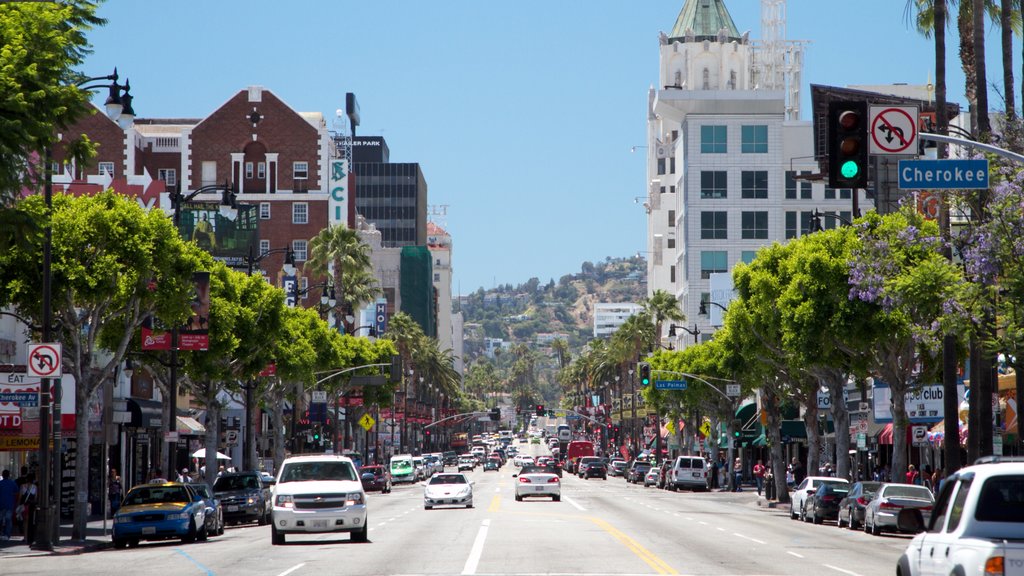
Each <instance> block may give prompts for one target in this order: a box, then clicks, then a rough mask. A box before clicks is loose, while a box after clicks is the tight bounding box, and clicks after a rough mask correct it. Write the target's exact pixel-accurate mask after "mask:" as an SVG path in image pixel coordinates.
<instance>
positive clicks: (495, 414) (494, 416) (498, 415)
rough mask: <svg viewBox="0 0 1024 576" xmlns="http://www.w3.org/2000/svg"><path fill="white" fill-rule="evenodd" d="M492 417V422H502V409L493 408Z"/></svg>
mask: <svg viewBox="0 0 1024 576" xmlns="http://www.w3.org/2000/svg"><path fill="white" fill-rule="evenodd" d="M490 417H491V421H492V422H498V421H499V420H501V409H500V408H498V407H494V408H491V412H490Z"/></svg>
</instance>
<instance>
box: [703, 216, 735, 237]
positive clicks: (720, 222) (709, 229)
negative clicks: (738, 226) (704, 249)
mask: <svg viewBox="0 0 1024 576" xmlns="http://www.w3.org/2000/svg"><path fill="white" fill-rule="evenodd" d="M728 222H729V213H728V212H701V213H700V237H701V240H725V239H727V238H728Z"/></svg>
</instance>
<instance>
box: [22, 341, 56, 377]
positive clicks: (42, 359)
mask: <svg viewBox="0 0 1024 576" xmlns="http://www.w3.org/2000/svg"><path fill="white" fill-rule="evenodd" d="M26 368H27V370H28V375H29V376H35V377H37V378H60V377H61V359H60V344H30V345H29V347H28V365H27V366H26Z"/></svg>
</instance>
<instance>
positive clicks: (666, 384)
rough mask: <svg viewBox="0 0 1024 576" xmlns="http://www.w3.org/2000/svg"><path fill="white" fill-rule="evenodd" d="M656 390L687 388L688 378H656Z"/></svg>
mask: <svg viewBox="0 0 1024 576" xmlns="http://www.w3.org/2000/svg"><path fill="white" fill-rule="evenodd" d="M654 389H655V390H686V380H655V381H654Z"/></svg>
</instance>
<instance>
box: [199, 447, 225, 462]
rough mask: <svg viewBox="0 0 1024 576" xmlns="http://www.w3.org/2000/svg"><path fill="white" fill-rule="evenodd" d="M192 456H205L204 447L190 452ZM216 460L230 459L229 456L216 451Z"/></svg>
mask: <svg viewBox="0 0 1024 576" xmlns="http://www.w3.org/2000/svg"><path fill="white" fill-rule="evenodd" d="M192 457H193V458H206V448H200V449H199V450H196V451H195V452H193V453H192ZM217 460H231V456H228V455H226V454H221V453H220V452H217Z"/></svg>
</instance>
